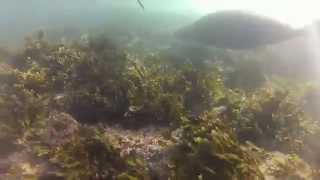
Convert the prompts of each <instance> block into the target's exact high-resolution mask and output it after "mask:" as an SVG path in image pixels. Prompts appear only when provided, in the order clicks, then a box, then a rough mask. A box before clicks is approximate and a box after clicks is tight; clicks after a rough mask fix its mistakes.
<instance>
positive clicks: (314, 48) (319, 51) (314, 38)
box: [307, 25, 320, 74]
mask: <svg viewBox="0 0 320 180" xmlns="http://www.w3.org/2000/svg"><path fill="white" fill-rule="evenodd" d="M307 31H308V43H309V44H308V46H309V47H308V48H310V51H309V52H310V53H311V54H310V56H311V58H312V60H313V63H314V66H313V67H314V70H315V71H316V72H317V74H320V63H319V59H320V39H319V38H320V36H319V33H318V31H319V29H318V28H317V25H312V26H310V28H308V30H307Z"/></svg>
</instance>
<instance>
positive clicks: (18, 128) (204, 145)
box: [0, 33, 320, 180]
mask: <svg viewBox="0 0 320 180" xmlns="http://www.w3.org/2000/svg"><path fill="white" fill-rule="evenodd" d="M216 52H218V51H216ZM220 55H221V56H217V57H216V58H219V57H221V58H223V57H224V58H226V59H227V57H226V56H224V55H223V54H220ZM250 62H253V61H249V63H248V62H245V61H243V62H242V61H239V62H237V63H236V64H241V63H243V64H241V65H242V66H240V65H237V67H238V66H239V67H241V68H239V69H238V70H237V71H232V73H231V75H230V73H229V74H228V73H226V72H225V71H226V69H227V67H226V64H217V63H214V62H213V63H209V64H208V63H206V62H204V61H203V62H198V63H194V62H192V61H188V60H182V59H176V60H175V56H168V55H167V54H164V52H152V53H147V54H144V55H141V54H132V53H129V52H128V51H125V50H123V49H121V48H119V47H117V46H116V45H114V44H113V43H112V42H111V41H109V40H108V39H107V38H94V39H91V40H90V41H89V43H86V44H83V43H80V42H74V43H71V44H70V45H63V44H54V43H50V42H48V41H46V40H45V37H44V36H43V34H42V33H39V34H38V36H37V37H36V38H30V39H27V41H26V43H25V48H24V50H23V51H21V52H17V53H14V54H12V55H10V58H4V60H3V61H2V62H1V64H0V121H1V123H0V132H1V133H0V141H1V144H2V145H4V146H5V147H7V148H1V151H3V152H1V154H5V155H3V156H1V157H0V173H1V177H4V178H5V179H66V180H78V179H80V180H82V179H83V180H112V179H115V180H153V179H155V180H156V179H161V180H162V179H164V180H165V179H172V180H187V179H190V180H211V179H220V180H259V179H261V180H263V179H266V180H271V179H272V180H274V179H275V180H284V179H288V180H296V179H299V180H300V179H301V180H309V179H315V180H317V179H318V178H319V167H320V160H319V158H318V157H319V152H320V149H319V147H320V146H319V145H318V142H317V139H319V137H320V126H319V121H318V120H317V119H316V117H315V116H312V115H310V113H308V112H307V111H305V106H307V105H312V103H314V102H311V101H310V97H311V96H315V95H316V94H315V93H314V92H315V91H316V90H317V87H316V86H311V85H307V84H303V83H301V84H300V85H299V87H298V86H289V85H285V86H282V85H280V84H279V83H278V85H276V84H277V82H274V83H270V82H269V83H265V78H263V77H264V76H262V75H261V78H260V77H258V75H260V71H257V70H255V68H256V67H255V65H253V66H250V65H252V64H250ZM231 64H232V63H231ZM229 65H230V64H229ZM252 69H253V70H252ZM247 70H252V71H250V73H251V75H252V76H255V78H256V79H254V80H251V79H250V80H249V81H254V83H253V84H250V83H249V84H246V83H240V84H241V85H242V86H244V87H239V86H238V85H239V84H238V81H239V80H238V79H235V78H238V77H239V76H240V75H242V74H243V73H242V72H246V71H247ZM250 73H249V74H250ZM237 74H238V75H237ZM226 76H228V77H226ZM247 77H249V76H248V75H245V76H244V79H246V78H247ZM311 99H313V98H311ZM150 126H151V127H154V128H151V129H152V130H150V131H148V133H147V132H146V134H148V135H147V136H145V135H137V134H136V133H134V132H138V131H141V128H142V129H143V128H147V129H148V127H150ZM156 127H161V128H162V130H161V131H160V130H156V129H157V128H156ZM135 135H136V136H137V138H134V137H133V136H135ZM130 136H131V137H130ZM150 137H154V139H151V140H150Z"/></svg>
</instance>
